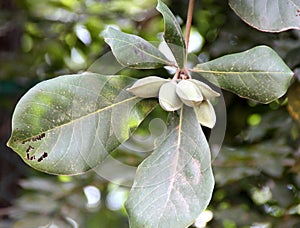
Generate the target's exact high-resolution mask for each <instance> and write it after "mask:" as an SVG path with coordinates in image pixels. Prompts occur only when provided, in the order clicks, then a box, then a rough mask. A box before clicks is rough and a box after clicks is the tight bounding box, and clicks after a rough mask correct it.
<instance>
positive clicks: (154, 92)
mask: <svg viewBox="0 0 300 228" xmlns="http://www.w3.org/2000/svg"><path fill="white" fill-rule="evenodd" d="M168 81H169V80H168V79H164V78H160V77H157V76H149V77H146V78H142V79H139V80H137V81H136V82H135V83H134V84H133V85H132V86H131V87H130V88H128V89H127V91H129V92H131V93H133V94H134V95H136V96H137V97H141V98H150V97H157V96H158V93H159V89H160V87H161V86H162V85H163V84H164V83H166V82H168Z"/></svg>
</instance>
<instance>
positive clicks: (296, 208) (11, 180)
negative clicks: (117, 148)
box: [0, 0, 300, 228]
mask: <svg viewBox="0 0 300 228" xmlns="http://www.w3.org/2000/svg"><path fill="white" fill-rule="evenodd" d="M166 3H167V4H168V6H169V7H170V8H171V10H172V11H173V13H174V14H175V15H177V16H178V19H179V20H181V21H183V22H184V21H185V20H186V11H187V5H188V1H187V0H168V1H166ZM155 6H156V1H155V0H147V1H146V0H112V1H108V0H61V1H59V0H41V1H36V0H11V1H6V0H0V227H1V228H2V227H20V228H24V227H28V228H29V227H30V228H32V227H51V228H55V227H91V228H94V227H97V228H98V227H99V228H106V227H107V228H110V227H118V228H122V227H128V221H127V217H126V212H125V210H124V208H123V202H124V200H125V199H126V197H127V195H128V190H129V189H128V188H126V187H120V186H117V185H114V184H112V183H109V182H108V181H107V180H105V179H103V178H101V177H100V176H98V175H96V174H95V173H93V172H88V173H86V174H84V175H80V176H75V177H66V176H51V175H47V174H43V173H40V172H37V171H35V170H33V169H31V168H30V167H29V166H27V165H25V164H24V163H23V162H22V161H21V159H20V158H19V157H18V156H17V155H16V154H15V153H13V152H12V151H11V150H10V149H9V148H7V147H6V145H5V144H6V141H7V140H8V138H9V135H10V130H11V126H10V122H11V116H12V113H13V109H14V107H15V105H16V103H17V101H18V100H19V99H20V97H21V96H22V95H23V94H24V93H25V92H26V91H27V90H28V89H30V88H31V87H32V86H33V85H35V84H36V83H38V82H40V81H42V80H46V79H48V78H52V77H56V76H59V75H62V74H69V73H77V72H81V71H84V70H86V69H88V68H89V66H90V65H91V64H92V63H93V62H94V61H96V60H97V59H98V58H99V57H101V56H102V55H103V54H104V53H106V52H107V51H109V48H108V47H107V45H106V44H105V43H104V41H103V38H102V37H101V32H102V31H103V29H104V28H105V26H106V25H117V26H119V27H120V29H122V31H125V32H129V33H133V34H136V35H140V36H142V37H143V38H145V39H147V40H149V41H157V40H158V36H159V34H160V33H161V32H162V31H163V22H162V17H161V16H160V15H159V13H158V12H157V11H156V10H155ZM182 26H183V27H184V23H182ZM200 34H201V35H200ZM201 40H202V42H201ZM191 43H192V44H193V47H194V48H195V49H194V54H195V55H197V56H198V59H199V61H207V60H210V59H213V58H216V57H219V56H221V55H224V54H229V53H234V52H238V51H244V50H246V49H248V48H251V47H253V46H255V45H260V44H265V45H268V46H270V47H272V48H273V49H274V50H276V51H277V53H278V54H279V55H280V56H281V57H282V58H283V59H284V60H285V62H286V63H287V64H288V65H289V66H290V68H291V69H292V70H294V72H295V75H296V77H295V79H294V80H293V84H292V86H291V87H290V89H289V91H288V94H287V95H285V96H284V97H282V98H280V99H279V100H277V101H275V102H272V103H271V104H269V105H261V104H258V103H255V102H252V101H248V100H245V99H242V98H239V97H237V96H235V95H233V94H231V93H228V92H224V97H225V102H226V107H227V110H224V112H225V111H227V131H226V137H225V141H224V144H223V147H222V149H221V152H220V153H219V155H218V156H217V158H216V159H215V160H214V161H213V168H214V173H215V177H216V187H215V192H214V195H213V199H212V201H211V203H210V206H209V208H208V209H207V211H206V212H205V213H204V214H202V215H201V216H200V217H199V219H198V220H197V222H196V223H195V224H194V227H205V225H206V227H226V228H235V227H300V216H299V215H300V191H299V189H300V140H299V134H300V125H299V124H300V120H299V119H300V86H299V78H300V58H299V53H300V31H295V30H293V31H287V32H282V33H264V32H259V31H257V30H255V29H253V28H251V27H249V26H248V25H246V24H245V23H244V22H243V21H241V19H240V18H238V17H237V16H236V15H235V14H234V12H233V11H232V10H231V9H230V8H229V6H228V3H227V1H224V0H198V1H196V5H195V13H194V20H193V39H191ZM200 46H202V49H200ZM99 73H101V72H99ZM125 73H127V74H129V76H132V77H141V76H143V75H150V74H153V73H155V74H157V75H165V74H167V72H166V71H165V70H157V71H155V72H153V71H151V72H149V71H126V72H125ZM166 77H167V76H166ZM143 126H145V128H147V124H144V125H143ZM115 156H116V157H118V156H119V157H120V159H121V160H122V159H123V160H125V161H126V162H128V163H130V164H135V163H138V159H137V158H136V156H135V155H134V154H130V153H129V154H126V156H124V154H122V153H116V155H115ZM47 224H48V225H47Z"/></svg>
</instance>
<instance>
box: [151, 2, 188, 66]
mask: <svg viewBox="0 0 300 228" xmlns="http://www.w3.org/2000/svg"><path fill="white" fill-rule="evenodd" d="M156 9H157V10H158V11H159V12H160V13H161V14H162V15H163V17H164V24H165V31H164V39H165V41H166V43H167V44H168V46H169V48H170V49H171V51H172V52H173V54H174V57H175V59H176V62H177V65H178V66H179V67H180V68H183V67H184V61H185V54H186V47H185V42H184V38H183V36H182V31H181V28H180V25H179V24H178V22H177V19H176V17H175V16H174V15H173V13H172V12H171V10H170V9H169V8H168V7H167V6H166V5H165V4H164V3H163V2H162V1H161V0H158V4H157V7H156Z"/></svg>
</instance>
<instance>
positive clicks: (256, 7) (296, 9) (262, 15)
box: [229, 0, 300, 32]
mask: <svg viewBox="0 0 300 228" xmlns="http://www.w3.org/2000/svg"><path fill="white" fill-rule="evenodd" d="M229 5H230V7H231V8H232V9H233V10H234V11H235V12H236V14H237V15H238V16H239V17H240V18H241V19H243V20H244V21H245V22H246V23H248V24H249V25H251V26H252V27H255V28H257V29H259V30H262V31H266V32H281V31H285V30H288V29H300V0H259V1H258V0H229Z"/></svg>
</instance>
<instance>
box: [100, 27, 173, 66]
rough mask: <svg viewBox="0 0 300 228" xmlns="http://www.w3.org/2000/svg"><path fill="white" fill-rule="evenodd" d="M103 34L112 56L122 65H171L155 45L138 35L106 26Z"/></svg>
mask: <svg viewBox="0 0 300 228" xmlns="http://www.w3.org/2000/svg"><path fill="white" fill-rule="evenodd" d="M103 36H104V40H105V42H106V43H107V44H108V45H109V46H110V47H111V49H112V52H113V54H114V56H115V57H116V59H117V60H118V62H119V63H120V64H122V65H123V66H127V67H132V68H136V69H155V68H160V67H163V66H165V65H173V64H172V63H170V61H169V60H168V59H167V58H166V57H165V56H164V55H163V54H162V53H161V52H160V51H159V50H158V49H157V48H156V47H155V46H153V45H152V44H150V43H149V42H148V41H146V40H144V39H142V38H141V37H139V36H135V35H131V34H127V33H124V32H121V31H119V30H117V29H114V28H112V27H108V28H107V29H106V30H105V31H104V34H103Z"/></svg>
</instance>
